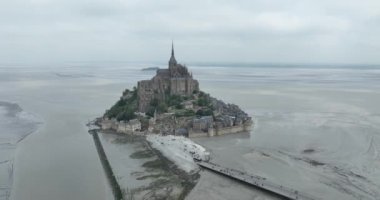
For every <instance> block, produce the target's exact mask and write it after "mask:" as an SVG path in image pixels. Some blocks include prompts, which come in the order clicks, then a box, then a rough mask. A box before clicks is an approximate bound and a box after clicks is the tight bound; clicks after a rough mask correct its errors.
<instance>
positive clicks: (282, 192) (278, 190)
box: [195, 159, 318, 200]
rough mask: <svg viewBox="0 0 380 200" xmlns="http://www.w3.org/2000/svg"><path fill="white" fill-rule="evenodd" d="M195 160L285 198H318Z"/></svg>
mask: <svg viewBox="0 0 380 200" xmlns="http://www.w3.org/2000/svg"><path fill="white" fill-rule="evenodd" d="M195 162H196V163H197V164H198V165H199V166H201V167H203V168H206V169H209V170H211V171H214V172H217V173H219V174H222V175H224V176H227V177H230V178H233V179H236V180H238V181H241V182H244V183H246V184H249V185H252V186H255V187H257V188H259V189H261V190H265V191H268V192H270V193H273V194H276V195H278V196H280V197H282V198H285V199H297V200H298V199H300V200H317V199H318V198H316V197H312V196H310V195H308V194H305V193H303V192H300V191H297V190H294V189H291V188H288V187H284V186H282V185H279V184H275V183H272V182H270V181H268V180H267V179H266V178H263V177H260V176H255V175H250V174H247V173H245V172H242V171H239V170H235V169H229V168H225V167H222V166H220V165H218V164H215V163H212V162H205V161H202V160H197V159H195Z"/></svg>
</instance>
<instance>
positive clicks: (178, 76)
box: [137, 44, 199, 112]
mask: <svg viewBox="0 0 380 200" xmlns="http://www.w3.org/2000/svg"><path fill="white" fill-rule="evenodd" d="M194 91H199V83H198V81H197V80H195V79H193V75H192V74H191V73H190V72H189V71H188V69H187V67H186V66H184V65H181V64H178V63H177V60H176V59H175V57H174V48H173V44H172V52H171V57H170V59H169V67H168V69H158V70H157V72H156V76H154V77H153V78H152V79H151V80H143V81H139V82H138V84H137V95H138V111H139V112H147V110H148V108H149V104H150V102H151V101H152V99H154V98H156V99H158V100H165V98H166V97H167V96H168V95H191V94H192V93H193V92H194Z"/></svg>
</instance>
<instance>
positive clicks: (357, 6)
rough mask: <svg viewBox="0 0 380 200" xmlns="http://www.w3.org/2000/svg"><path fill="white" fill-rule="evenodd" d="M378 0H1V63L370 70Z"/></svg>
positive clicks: (379, 45)
mask: <svg viewBox="0 0 380 200" xmlns="http://www.w3.org/2000/svg"><path fill="white" fill-rule="evenodd" d="M379 23H380V2H379V1H377V0H366V1H359V0H345V1H341V0H320V1H312V0H303V1H299V0H240V1H223V0H219V1H217V0H204V1H197V0H196V1H190V0H183V1H174V0H160V1H155V0H145V1H141V0H140V1H138V0H5V1H1V2H0V38H1V39H0V46H1V47H2V48H1V50H0V62H2V63H7V62H24V63H28V62H42V63H43V62H47V63H48V62H68V61H146V62H149V61H162V62H165V61H166V59H167V57H168V51H169V48H170V42H171V39H174V40H175V43H176V49H177V52H178V53H177V54H178V59H179V60H181V61H183V62H187V63H189V62H202V61H203V62H207V61H208V62H212V61H217V62H224V61H226V62H272V63H279V62H291V63H379V62H380V56H378V55H380V38H379V37H378V35H380V26H379V25H380V24H379Z"/></svg>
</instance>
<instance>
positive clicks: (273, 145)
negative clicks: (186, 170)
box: [0, 63, 380, 200]
mask: <svg viewBox="0 0 380 200" xmlns="http://www.w3.org/2000/svg"><path fill="white" fill-rule="evenodd" d="M146 66H152V65H151V64H149V65H144V64H124V63H112V64H97V65H93V64H83V63H81V64H70V65H54V66H1V67H0V100H1V101H6V102H15V103H17V104H18V105H20V107H22V109H23V110H25V111H27V112H29V113H33V114H35V115H38V116H40V117H41V118H42V119H43V121H44V125H43V126H42V127H41V128H40V129H39V130H38V131H37V132H35V133H33V134H31V135H29V136H28V137H26V138H25V139H24V140H22V141H21V142H20V143H19V145H18V148H17V149H16V156H15V157H16V159H15V162H14V166H15V167H14V180H13V187H12V188H13V189H12V196H13V199H15V200H18V199H32V200H34V199H36V200H43V199H106V198H108V197H109V191H108V188H107V181H106V178H105V176H104V173H103V170H102V168H101V164H100V162H99V158H98V156H97V153H96V149H95V147H94V144H93V141H92V138H91V137H90V135H89V134H88V133H87V128H86V126H85V124H86V123H87V122H88V120H92V119H93V118H95V117H97V116H99V115H101V114H102V113H103V112H104V110H105V109H107V108H109V107H110V106H111V105H112V104H113V103H114V102H115V101H116V100H117V99H118V98H119V97H120V95H121V92H122V91H123V90H124V89H125V88H131V87H132V86H134V85H135V84H136V81H137V80H141V79H148V78H150V77H152V76H153V74H154V72H149V71H145V72H142V71H140V69H141V68H143V67H146ZM190 70H191V71H193V74H194V77H195V78H197V79H198V80H199V81H200V86H201V88H202V90H204V91H206V92H209V93H211V95H213V96H215V97H218V98H221V99H223V100H225V101H226V102H231V103H236V104H238V105H240V106H241V107H242V108H243V109H245V110H247V111H248V112H249V113H250V114H251V115H253V116H254V117H255V123H256V126H255V129H254V130H253V131H252V132H251V133H248V134H240V135H232V136H226V137H219V138H208V139H205V138H202V139H199V140H197V141H198V142H199V143H200V144H202V145H204V146H205V147H207V148H209V149H210V150H211V151H212V152H213V159H214V161H215V162H219V163H220V164H223V165H226V166H234V167H235V168H238V169H241V170H245V171H248V172H251V173H255V174H258V175H262V176H265V177H267V178H268V179H271V180H274V181H276V182H278V183H281V184H284V185H287V186H290V187H293V188H295V189H299V190H302V191H305V192H309V193H311V194H313V195H317V196H321V197H322V198H325V199H331V198H340V199H357V198H363V199H378V198H379V196H378V195H379V194H378V192H377V191H380V187H379V186H380V180H379V177H380V169H379V166H380V165H379V164H380V163H379V155H378V152H379V148H380V147H379V145H380V141H379V140H380V138H379V133H380V115H379V114H380V106H379V105H378V102H380V94H379V91H380V90H379V87H380V84H379V83H380V69H377V68H363V69H355V68H342V67H340V68H318V67H307V68H302V67H297V68H294V67H279V68H276V67H271V68H267V67H260V66H256V67H236V66H235V67H234V66H231V67H214V66H209V67H207V66H199V67H197V66H190ZM11 130H14V129H11ZM0 143H1V142H0ZM307 149H313V151H312V153H303V151H304V150H307ZM306 152H307V151H306ZM1 155H2V154H1ZM2 158H3V156H2ZM310 160H315V161H318V162H321V163H323V165H319V166H314V165H312V164H310ZM356 175H358V176H356ZM0 176H1V177H0V178H1V180H4V179H3V177H7V176H8V174H3V173H1V174H0ZM207 177H212V176H207ZM201 179H202V178H201ZM211 180H212V178H210V181H211ZM223 180H224V179H223V178H222V179H221V180H218V182H219V181H223ZM225 181H227V182H228V181H229V180H225ZM201 182H202V184H203V185H207V188H210V191H218V190H225V191H228V185H229V184H228V183H227V184H223V183H222V182H219V183H221V184H212V181H211V182H207V180H206V182H205V180H201ZM7 184H9V182H8V183H7ZM226 185H227V186H226ZM196 191H197V190H194V192H196ZM244 191H246V190H244ZM199 194H203V195H205V194H206V193H205V192H203V193H202V192H200V193H199ZM232 194H236V195H238V193H235V192H231V195H232ZM260 194H261V193H260ZM192 195H193V193H192ZM210 195H211V197H210V199H213V198H212V197H213V196H214V197H215V198H216V197H217V196H218V195H212V193H211V194H210ZM262 195H264V194H261V196H262ZM254 196H255V195H254ZM264 196H265V195H264ZM193 197H194V196H193ZM205 197H207V196H200V197H199V198H205ZM239 197H240V198H241V199H244V197H247V199H249V198H250V197H252V195H242V196H237V198H239ZM199 198H198V199H199ZM215 198H214V199H215ZM231 198H232V197H231ZM259 198H260V195H259ZM193 199H197V198H193Z"/></svg>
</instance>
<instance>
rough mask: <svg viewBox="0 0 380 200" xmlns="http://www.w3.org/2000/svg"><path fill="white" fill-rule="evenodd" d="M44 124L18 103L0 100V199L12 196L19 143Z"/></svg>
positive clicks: (5, 199) (4, 199)
mask: <svg viewBox="0 0 380 200" xmlns="http://www.w3.org/2000/svg"><path fill="white" fill-rule="evenodd" d="M41 124H42V120H41V119H39V118H38V117H37V116H34V115H32V114H29V113H27V112H25V111H23V109H22V108H21V107H20V106H19V105H18V104H16V103H10V102H4V101H0V200H8V199H10V198H11V191H12V186H13V176H14V175H13V174H14V157H15V155H14V154H15V151H16V148H17V145H18V143H19V142H21V141H22V140H23V139H24V138H25V137H27V136H28V135H29V134H31V133H33V132H35V131H36V130H37V129H38V127H39V126H40V125H41Z"/></svg>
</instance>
